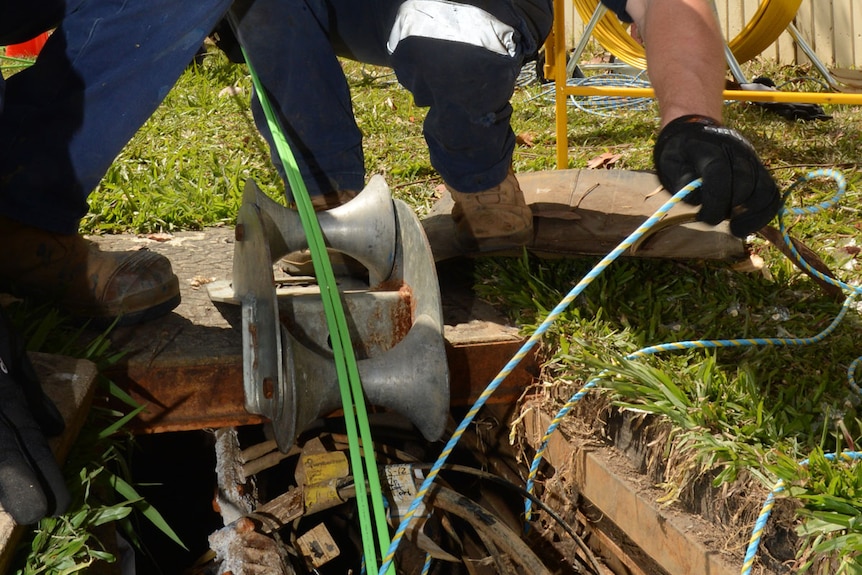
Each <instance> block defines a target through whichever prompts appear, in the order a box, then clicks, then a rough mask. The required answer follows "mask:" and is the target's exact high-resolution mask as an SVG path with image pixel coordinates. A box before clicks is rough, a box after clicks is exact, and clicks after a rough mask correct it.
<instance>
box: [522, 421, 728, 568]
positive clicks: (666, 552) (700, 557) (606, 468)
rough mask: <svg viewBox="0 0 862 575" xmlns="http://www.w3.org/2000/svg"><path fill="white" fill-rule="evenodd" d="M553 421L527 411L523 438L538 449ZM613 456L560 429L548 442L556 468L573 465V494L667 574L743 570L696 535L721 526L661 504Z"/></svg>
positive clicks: (548, 453) (547, 457) (625, 464)
mask: <svg viewBox="0 0 862 575" xmlns="http://www.w3.org/2000/svg"><path fill="white" fill-rule="evenodd" d="M550 420H551V418H550V416H548V415H547V414H545V413H543V412H541V411H539V410H538V409H532V410H527V411H525V412H524V419H523V422H524V425H525V430H526V431H525V438H526V440H527V441H529V442H530V444H531V445H532V446H533V447H534V448H535V447H538V442H539V440H540V439H541V437H542V436H543V435H544V433H545V430H546V429H547V427H548V424H549V423H550ZM613 454H614V450H613V449H604V450H589V449H584V448H582V447H581V446H579V445H578V444H576V443H574V442H569V441H567V440H566V439H565V438H564V437H563V436H562V434H560V433H556V434H554V435H552V436H551V438H550V440H549V444H548V448H547V451H546V455H545V461H547V463H548V464H550V465H551V466H553V467H555V468H557V469H561V468H566V469H572V468H571V467H567V466H569V465H572V464H573V469H572V471H571V472H570V473H568V474H567V478H570V481H571V482H572V483H573V484H574V485H573V486H572V488H573V489H574V490H575V492H577V493H579V494H581V495H582V496H583V497H584V498H585V499H587V500H588V502H589V504H592V505H594V506H595V507H596V508H597V509H598V512H599V513H601V514H602V515H603V516H604V517H606V518H607V519H608V520H610V521H611V522H613V524H614V525H616V526H617V527H618V528H619V529H621V530H622V531H623V532H624V533H625V534H626V536H627V537H628V538H629V539H630V540H631V541H632V542H633V543H634V544H635V545H637V546H638V547H639V548H640V550H642V551H643V552H644V553H646V554H647V555H649V556H650V557H651V558H652V559H653V560H654V561H655V562H656V563H657V564H658V565H659V566H660V567H661V568H662V569H664V570H665V571H667V572H668V573H673V574H677V573H708V574H710V575H735V574H736V573H738V572H739V571H738V566H735V565H733V564H732V559H731V558H729V556H727V555H725V554H722V553H721V552H719V551H716V550H715V549H710V548H709V547H708V546H707V545H706V544H705V543H704V542H703V541H702V540H700V539H699V538H698V536H697V535H696V534H697V533H709V534H712V536H713V537H720V534H719V533H718V527H717V526H714V525H712V524H709V523H708V522H706V521H704V520H703V519H702V518H700V517H698V516H696V515H692V514H689V513H684V512H680V511H678V510H671V509H668V508H661V507H659V506H658V505H657V504H656V502H655V493H654V492H652V493H651V492H650V490H649V489H648V488H647V487H645V486H643V485H637V484H636V483H634V482H632V480H631V477H636V476H637V474H636V473H635V472H634V468H632V467H631V466H630V465H629V464H628V461H627V460H625V458H623V457H614V455H613ZM627 478H628V479H627ZM658 534H661V536H657V535H658Z"/></svg>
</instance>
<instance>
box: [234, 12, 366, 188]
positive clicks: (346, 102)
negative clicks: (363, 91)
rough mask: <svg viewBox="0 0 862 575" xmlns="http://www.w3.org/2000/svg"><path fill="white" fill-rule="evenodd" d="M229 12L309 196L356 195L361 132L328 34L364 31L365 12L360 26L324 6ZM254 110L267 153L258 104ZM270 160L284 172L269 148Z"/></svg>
mask: <svg viewBox="0 0 862 575" xmlns="http://www.w3.org/2000/svg"><path fill="white" fill-rule="evenodd" d="M354 4H355V5H356V6H357V7H364V6H365V3H363V2H354ZM370 9H371V8H370V7H369V10H370ZM232 11H233V12H234V13H235V14H236V19H237V21H238V25H237V36H238V39H239V41H240V43H241V44H242V45H243V47H244V48H245V51H246V54H247V57H248V59H249V60H250V61H251V62H250V63H251V66H252V67H253V68H254V69H255V71H256V72H257V74H258V76H259V77H260V80H261V83H262V84H263V85H264V86H265V87H266V90H267V92H268V95H269V98H270V100H271V102H272V104H273V107H274V109H275V111H276V112H277V114H278V117H279V121H280V123H281V128H282V130H283V133H284V135H285V137H286V139H287V141H288V143H289V145H290V148H291V150H292V152H293V154H294V156H296V158H297V162H298V164H299V167H300V172H301V175H302V177H303V180H304V182H305V185H306V187H307V189H308V192H309V194H311V195H312V196H316V195H320V194H330V193H333V192H339V191H344V190H352V191H357V190H361V189H362V188H363V187H364V186H365V164H364V156H363V152H362V134H361V133H360V131H359V128H358V127H357V126H356V121H355V119H354V116H353V106H352V104H351V101H350V90H349V87H348V84H347V80H346V78H345V76H344V72H343V70H342V68H341V64H340V63H339V61H338V58H337V56H336V52H335V48H334V47H333V43H332V42H331V41H330V36H331V35H332V34H333V29H336V28H337V27H338V26H351V27H360V28H361V27H362V26H363V22H362V13H363V10H358V8H357V11H356V12H357V18H359V20H358V21H349V20H344V21H342V20H337V17H338V16H339V14H337V13H336V12H335V11H334V10H332V9H331V7H330V6H329V3H327V2H324V1H322V0H308V1H305V0H254V2H250V3H242V2H239V3H237V4H236V5H235V7H234V8H233V10H232ZM252 107H253V110H254V113H255V121H256V123H257V125H258V128H259V129H260V131H261V133H262V134H263V135H264V136H265V137H266V139H267V140H268V141H269V142H270V148H271V149H272V145H271V143H272V138H271V135H270V130H269V127H268V126H267V125H266V120H265V119H264V118H263V113H262V111H261V108H260V106H259V104H258V103H257V101H256V99H255V100H254V101H253V102H252ZM272 154H273V161H274V162H275V164H276V166H277V167H278V168H279V169H281V162H280V160H279V158H278V156H277V153H276V152H275V150H274V149H272Z"/></svg>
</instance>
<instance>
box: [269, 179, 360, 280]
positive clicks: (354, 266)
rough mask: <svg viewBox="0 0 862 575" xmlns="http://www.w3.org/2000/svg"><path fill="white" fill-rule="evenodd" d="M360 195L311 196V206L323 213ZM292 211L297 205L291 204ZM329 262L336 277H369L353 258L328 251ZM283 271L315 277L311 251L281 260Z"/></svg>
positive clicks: (293, 254)
mask: <svg viewBox="0 0 862 575" xmlns="http://www.w3.org/2000/svg"><path fill="white" fill-rule="evenodd" d="M357 195H359V192H356V191H354V190H338V191H337V192H332V193H329V194H324V195H320V196H311V197H310V198H309V199H310V200H311V206H312V207H313V208H314V211H315V212H323V211H326V210H331V209H332V208H337V207H338V206H340V205H342V204H346V203H347V202H349V201H350V200H352V199H353V198H355V197H356V196H357ZM290 208H291V209H294V210H295V209H296V204H290ZM326 251H327V253H328V254H329V261H330V263H331V264H332V273H333V275H335V276H354V277H362V276H367V275H368V270H366V269H365V267H364V266H363V265H362V264H360V263H359V262H357V261H356V260H354V259H353V258H351V257H349V256H347V255H345V254H342V253H341V252H337V251H334V250H329V249H328V250H326ZM279 265H280V267H281V270H282V271H283V272H284V273H286V274H289V275H292V276H313V275H314V264H313V263H312V261H311V250H307V249H306V250H300V251H296V252H291V253H289V254H287V255H286V256H284V257H283V258H281V260H279Z"/></svg>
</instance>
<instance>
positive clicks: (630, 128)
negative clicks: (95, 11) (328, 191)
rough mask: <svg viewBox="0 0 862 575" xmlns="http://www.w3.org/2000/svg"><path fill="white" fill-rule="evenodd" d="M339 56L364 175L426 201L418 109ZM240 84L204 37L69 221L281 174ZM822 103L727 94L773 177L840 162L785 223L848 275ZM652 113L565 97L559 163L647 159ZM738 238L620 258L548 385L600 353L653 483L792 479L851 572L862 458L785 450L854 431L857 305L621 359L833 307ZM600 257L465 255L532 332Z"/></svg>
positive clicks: (833, 445) (200, 204) (217, 214)
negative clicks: (786, 112) (717, 346)
mask: <svg viewBox="0 0 862 575" xmlns="http://www.w3.org/2000/svg"><path fill="white" fill-rule="evenodd" d="M744 67H745V70H746V73H747V74H748V75H749V76H751V77H753V76H756V75H762V74H763V75H768V76H770V77H772V78H773V79H774V80H776V82H777V83H778V84H781V83H782V82H784V81H793V82H794V83H793V84H791V86H792V87H793V89H811V90H814V89H820V88H819V86H818V84H817V82H815V81H811V80H808V79H807V78H808V77H809V75H810V74H811V72H810V71H809V70H806V69H800V68H793V67H778V66H775V65H774V64H773V63H771V62H769V61H759V60H755V61H752V62H749V63H747V64H745V66H744ZM345 71H346V73H347V76H348V78H349V80H350V83H351V86H352V89H353V95H354V99H353V103H354V109H355V113H356V116H357V122H358V124H359V126H360V128H361V129H362V131H363V133H364V136H365V154H366V164H367V170H368V173H369V174H373V173H381V174H383V175H384V176H385V177H386V180H387V182H388V184H389V186H390V187H391V188H392V190H393V192H394V194H395V195H396V196H397V197H399V198H401V199H404V200H405V201H407V202H408V203H409V204H410V205H411V206H413V207H414V209H415V210H416V211H417V213H419V214H420V215H422V214H424V213H425V212H426V211H427V210H428V209H429V208H430V206H431V205H432V204H433V202H434V200H435V198H436V195H435V194H436V192H435V188H436V187H437V186H438V185H440V184H441V183H442V181H441V180H440V178H439V176H438V175H437V173H436V172H435V170H434V169H433V168H432V167H431V165H430V161H429V158H428V152H427V148H426V147H425V145H424V141H423V139H422V120H423V118H424V114H425V110H424V109H422V108H417V107H416V106H415V105H414V104H413V102H412V98H411V97H410V95H409V94H408V93H407V92H406V91H404V90H403V89H401V88H400V87H399V86H398V85H397V84H396V83H395V81H394V77H393V76H392V74H391V73H390V72H389V71H387V70H383V69H379V68H375V67H371V66H361V65H358V64H355V63H349V62H345ZM229 86H235V87H237V88H239V90H240V93H239V95H236V96H232V95H225V94H224V93H223V92H222V91H223V89H224V88H226V87H229ZM250 86H251V83H250V79H249V77H248V76H247V74H246V73H245V70H244V68H243V67H241V66H235V65H231V64H229V63H228V62H227V60H226V59H225V58H224V57H223V56H221V55H220V54H218V53H213V54H211V55H210V56H209V57H208V58H206V59H205V61H204V63H203V64H202V65H201V66H199V67H196V68H191V69H189V70H188V71H187V72H186V73H185V74H184V75H183V76H182V78H180V80H179V82H178V84H177V86H176V87H175V89H174V90H173V91H172V92H171V93H170V94H169V96H168V98H167V100H166V101H165V102H164V104H163V105H162V106H161V107H160V108H159V110H158V111H157V113H156V114H155V115H154V116H153V117H152V118H151V120H150V121H149V122H148V123H147V124H146V125H145V126H144V127H143V128H142V129H141V130H140V132H139V133H138V135H137V136H136V137H135V138H134V139H133V140H132V141H131V142H130V143H129V145H128V146H127V147H126V148H125V149H124V150H123V152H122V153H121V154H120V156H119V157H118V158H117V160H116V162H115V163H114V164H113V166H112V167H111V169H110V171H109V172H108V174H107V175H106V176H105V178H104V179H103V181H102V183H101V185H100V186H99V188H98V189H97V190H96V191H95V192H94V193H93V195H92V196H91V198H90V203H91V210H90V214H88V216H87V217H86V218H85V220H84V221H83V222H82V230H83V231H85V232H88V233H115V232H133V233H149V232H156V231H163V232H173V231H178V230H186V229H200V228H203V227H207V226H217V225H231V224H232V222H233V220H234V217H235V214H236V212H237V209H238V207H239V202H240V194H241V190H242V187H243V185H244V182H245V181H246V179H248V178H254V179H255V181H257V183H258V184H259V185H260V186H261V187H262V188H263V189H264V190H266V191H267V193H270V194H271V195H272V196H273V197H279V196H280V195H281V193H282V192H281V190H282V184H281V182H280V181H279V179H278V177H277V175H276V172H275V170H274V169H273V168H272V166H271V164H270V160H269V154H268V151H267V149H266V146H265V145H264V142H263V140H262V138H261V137H260V136H259V134H258V133H257V131H256V130H255V128H254V126H253V122H252V120H251V114H250V112H249V107H248V102H249V96H250V93H251V88H250ZM546 89H547V88H546V87H543V86H539V85H535V84H533V85H529V86H526V87H522V88H519V89H518V90H517V91H516V93H515V95H514V97H513V106H514V109H515V115H514V117H513V126H514V129H515V132H516V133H517V134H519V135H520V136H521V138H520V139H521V140H522V141H523V142H528V143H529V144H526V143H524V144H522V145H520V146H519V147H518V148H517V150H516V152H515V157H514V164H515V168H516V170H517V171H519V172H528V171H535V170H547V169H553V168H554V167H556V161H555V145H556V141H555V131H554V110H553V105H552V103H551V101H550V100H549V99H548V97H546V96H543V92H545V91H546ZM788 89H789V88H788ZM827 112H828V113H830V114H832V115H833V119H832V120H830V121H826V122H809V123H802V122H797V123H791V122H788V121H786V120H784V119H782V118H779V117H778V116H775V115H772V114H770V113H768V112H766V111H764V110H763V109H762V108H760V107H758V106H755V105H751V104H745V103H739V102H736V103H730V104H728V105H727V106H726V108H725V120H726V121H727V123H729V124H730V125H732V126H733V127H736V128H737V129H738V130H739V131H740V132H742V133H743V134H744V135H745V136H746V137H747V138H748V139H749V140H750V141H751V142H752V143H753V144H754V146H755V147H756V148H757V150H758V152H759V154H760V155H761V157H762V159H763V161H764V163H765V164H766V166H767V167H768V168H769V169H770V170H771V171H772V173H773V175H774V177H775V179H776V181H777V182H778V184H779V186H780V187H781V188H782V189H787V188H788V187H789V186H791V184H792V183H793V182H794V181H796V179H797V178H799V177H800V176H802V175H804V174H806V173H807V172H808V171H809V170H811V169H815V168H819V167H831V168H837V169H840V170H841V171H842V173H843V174H844V175H845V176H846V177H847V179H848V181H849V187H848V194H847V196H846V197H845V198H844V199H843V200H842V201H841V203H840V205H839V206H837V207H836V208H835V209H833V210H831V211H828V212H826V213H821V214H817V215H814V216H810V217H805V218H798V219H795V220H793V221H791V222H789V225H790V228H791V230H792V233H793V234H794V236H796V237H798V238H799V239H801V240H803V241H804V242H805V243H806V244H807V245H808V246H809V247H811V248H812V249H813V250H814V251H815V252H816V253H817V254H818V255H819V256H820V257H821V258H822V259H823V260H824V261H825V262H826V263H827V264H828V265H829V266H830V267H831V269H833V270H835V271H836V272H837V274H838V275H839V277H840V278H841V279H843V280H844V281H847V282H851V283H856V282H859V280H860V279H862V278H860V271H859V269H858V263H859V262H858V256H857V250H856V243H857V242H858V239H857V238H858V237H859V235H860V225H862V222H860V217H859V205H860V193H859V182H860V174H862V171H860V155H859V154H860V152H859V149H860V137H862V134H860V129H862V109H860V108H856V107H852V106H830V107H827ZM657 126H658V120H657V114H656V107H655V106H654V105H653V106H651V107H650V108H649V109H647V110H645V111H634V110H624V109H621V110H619V112H618V113H617V114H616V115H615V116H614V117H611V118H608V117H599V116H596V115H592V114H589V113H586V112H582V111H577V110H574V109H573V108H570V109H569V113H568V142H569V149H568V167H572V168H585V167H586V166H587V163H588V161H589V160H590V159H591V158H594V157H596V156H598V155H600V154H602V153H604V152H609V151H610V152H613V153H616V154H621V157H620V159H619V160H618V161H617V162H616V164H615V165H614V166H613V167H614V168H615V169H627V170H645V169H651V168H652V159H651V158H652V146H653V144H654V139H655V135H656V130H657ZM830 191H831V188H830V187H829V186H827V185H823V184H820V183H815V184H811V185H806V186H803V187H801V188H799V189H798V190H796V191H795V192H794V194H793V196H792V197H791V198H790V200H789V201H790V202H791V204H792V205H794V206H802V205H812V204H814V203H817V202H819V201H821V200H822V199H823V198H824V197H825V195H826V194H828V193H830ZM749 243H750V247H751V251H752V252H753V253H755V254H757V255H759V256H760V257H762V258H763V260H764V270H765V272H768V274H767V273H740V272H736V271H733V269H731V267H730V266H729V265H728V264H727V263H725V262H692V261H685V262H682V261H669V260H660V261H657V260H642V259H622V260H619V261H618V262H615V263H614V264H613V265H612V266H610V267H609V268H608V269H607V270H606V271H605V273H603V274H602V275H601V276H600V277H599V278H598V279H597V280H596V281H595V282H593V284H591V285H590V286H589V287H588V288H587V289H586V290H585V291H584V293H583V294H582V295H581V296H580V297H578V298H577V300H576V301H575V302H574V304H573V305H572V306H571V307H570V309H568V310H567V311H566V312H565V313H564V314H563V315H562V317H561V318H560V319H559V321H557V322H556V323H555V325H554V326H553V327H552V329H551V330H550V331H549V332H548V334H547V336H546V338H545V341H544V346H543V354H544V357H546V360H547V366H546V369H545V377H546V380H547V381H546V382H545V383H546V384H547V385H549V386H553V387H555V388H557V389H556V391H555V393H554V394H553V396H554V397H557V398H563V399H565V398H566V397H568V395H569V394H570V393H571V392H573V391H575V390H577V389H578V388H579V386H581V385H583V383H584V382H586V381H588V380H590V379H591V378H593V377H595V376H596V375H597V374H598V373H600V372H601V371H603V370H611V375H612V376H611V377H607V378H605V379H604V380H603V382H602V385H601V388H602V389H601V390H597V391H596V392H595V393H596V394H599V393H601V394H604V395H605V396H607V397H608V398H610V399H612V400H613V401H614V402H615V403H616V405H617V406H618V407H619V408H622V409H628V410H635V411H639V412H644V413H649V414H651V415H652V416H653V417H658V418H660V419H661V420H662V421H665V422H668V423H669V424H670V425H671V426H672V429H673V431H672V432H671V433H669V434H668V435H667V439H666V444H664V445H661V446H659V448H660V449H659V450H660V451H661V452H662V453H663V454H664V457H665V458H666V460H667V461H669V462H671V463H672V465H671V466H670V467H669V468H668V470H667V473H666V477H665V484H664V486H665V489H666V494H667V499H668V501H673V500H676V499H677V498H680V497H681V495H682V494H683V493H684V492H685V490H686V489H687V487H688V486H689V485H692V484H694V483H695V482H696V481H697V479H698V478H700V477H704V476H706V477H710V478H711V480H712V481H713V482H714V483H715V484H721V483H723V482H730V481H734V480H735V479H736V478H738V477H739V476H740V475H741V474H750V475H751V476H753V477H756V478H760V483H761V488H762V489H763V492H764V493H765V492H766V490H768V489H769V488H770V487H771V485H772V483H773V482H774V481H776V480H777V479H779V478H781V479H783V480H785V481H786V482H787V483H788V485H792V486H793V489H791V490H789V493H790V494H792V495H793V496H794V497H796V498H798V499H799V500H800V501H803V502H805V503H806V506H805V507H804V511H803V512H802V514H801V515H800V516H799V519H798V521H799V531H800V534H801V536H802V537H803V544H802V545H801V546H800V550H799V560H798V564H797V565H796V566H795V568H802V567H804V568H806V569H809V571H810V572H825V571H823V570H825V569H827V568H828V567H829V566H832V567H834V566H835V565H839V564H841V565H850V566H849V567H841V568H842V569H846V572H847V573H850V572H858V571H853V570H852V569H853V567H852V564H853V563H854V562H855V561H857V559H856V557H857V555H858V550H859V549H860V543H859V540H860V539H859V538H860V537H862V535H860V534H859V533H858V530H857V528H856V526H855V522H854V521H855V520H853V521H851V520H850V519H848V517H851V519H852V516H853V515H852V513H851V511H852V510H853V509H858V508H859V507H860V505H862V504H860V495H859V492H858V489H857V488H856V485H857V484H858V476H859V473H860V471H859V469H860V468H859V466H854V465H848V464H822V465H816V466H815V465H812V466H810V467H809V468H803V467H800V466H799V465H797V464H796V462H797V461H798V460H800V459H803V458H805V457H808V456H809V454H814V455H812V457H816V454H818V453H823V452H827V453H828V452H833V451H840V450H842V449H845V448H847V447H848V446H850V445H852V446H859V445H860V444H862V414H860V413H859V405H860V398H859V397H858V396H857V395H856V394H855V393H854V392H853V391H852V390H851V389H850V387H849V385H848V382H847V375H846V370H847V366H848V365H849V364H850V362H851V361H853V359H855V358H856V357H857V356H858V355H860V354H862V348H860V346H859V343H858V342H859V341H862V339H860V334H862V326H860V319H859V314H858V311H857V310H856V309H854V310H853V311H851V313H850V314H848V317H847V318H846V319H845V321H844V322H843V323H842V324H841V325H840V326H839V327H838V329H837V330H836V332H835V333H834V334H833V335H832V336H830V337H829V338H828V339H827V340H826V341H825V342H824V343H822V344H819V345H815V346H806V347H795V348H769V349H764V348H740V349H721V350H717V351H701V350H684V351H675V352H669V353H664V354H661V355H659V356H656V357H652V358H649V359H648V360H638V361H626V360H624V359H623V358H624V357H625V356H626V355H628V354H631V353H632V352H634V351H636V350H638V349H640V348H641V347H644V346H648V345H656V344H660V343H666V342H670V341H679V340H686V339H703V338H710V339H711V338H742V337H807V336H812V335H814V334H815V333H817V332H818V331H819V330H821V329H823V328H824V327H825V326H826V325H828V324H829V322H830V321H831V320H832V318H833V317H834V316H835V314H836V313H837V312H838V309H839V307H840V303H839V302H836V301H834V300H833V299H830V298H828V297H827V296H826V295H825V294H824V292H823V291H822V290H820V289H819V288H818V287H817V286H816V285H815V284H814V283H813V282H812V281H811V280H810V279H809V278H808V277H807V276H805V275H803V274H801V273H800V272H799V271H798V270H797V269H796V268H795V267H794V266H793V265H792V264H791V263H790V262H788V261H787V259H786V258H785V257H784V256H783V255H781V254H780V253H779V252H778V251H777V250H776V249H774V248H772V247H770V246H769V245H768V244H767V243H766V242H764V241H763V240H761V239H759V238H752V239H751V240H750V242H749ZM596 261H597V260H596V259H595V258H572V259H569V260H554V261H546V260H540V259H537V258H533V257H530V256H524V257H523V258H519V259H518V258H514V259H496V258H494V259H485V260H482V261H480V263H479V265H478V269H477V273H476V290H477V292H478V293H479V294H480V295H482V296H483V297H484V298H486V299H488V300H489V301H491V302H493V303H494V304H495V305H497V306H498V307H499V308H500V309H502V310H504V311H505V312H506V313H508V314H509V315H510V317H512V318H513V319H514V320H515V321H517V322H518V323H519V324H520V325H521V326H523V329H524V331H525V333H528V332H530V330H531V329H533V328H534V327H535V326H536V325H537V324H538V323H539V322H540V321H541V319H542V318H543V317H544V316H545V315H546V314H547V312H548V310H550V309H551V308H552V307H553V306H555V305H556V304H557V302H558V301H559V300H560V299H561V298H562V297H563V296H564V295H565V294H566V293H567V292H568V291H569V290H570V289H571V288H572V286H573V285H575V283H576V282H577V281H578V280H580V278H581V277H582V276H583V275H584V274H585V273H586V272H587V271H589V269H590V268H591V267H592V265H594V264H595V263H596ZM558 403H559V402H558ZM548 407H549V409H551V410H553V409H554V408H555V407H557V404H553V403H552V404H551V405H549V406H548ZM812 460H813V459H812ZM836 470H837V471H836ZM826 495H829V497H830V499H828V501H826V500H825V499H824V498H825V496H826ZM818 506H819V507H818ZM824 509H826V510H827V511H832V512H834V513H832V514H829V513H826V512H824ZM815 520H816V521H815ZM836 526H838V527H836ZM839 527H840V528H839ZM841 537H846V538H845V539H841ZM837 542H841V543H842V544H841V545H838V544H837Z"/></svg>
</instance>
